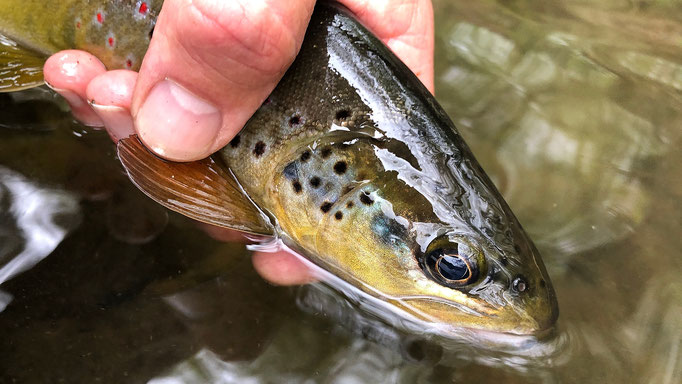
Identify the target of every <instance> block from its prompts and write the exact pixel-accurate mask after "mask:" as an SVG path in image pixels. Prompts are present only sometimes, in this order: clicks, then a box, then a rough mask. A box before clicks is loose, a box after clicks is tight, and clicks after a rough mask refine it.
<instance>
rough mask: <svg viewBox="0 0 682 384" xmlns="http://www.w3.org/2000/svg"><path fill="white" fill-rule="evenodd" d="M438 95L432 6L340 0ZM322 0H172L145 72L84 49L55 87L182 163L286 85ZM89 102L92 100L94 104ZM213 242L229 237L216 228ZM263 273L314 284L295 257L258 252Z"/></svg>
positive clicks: (51, 64)
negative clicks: (110, 66)
mask: <svg viewBox="0 0 682 384" xmlns="http://www.w3.org/2000/svg"><path fill="white" fill-rule="evenodd" d="M340 2H341V3H342V4H343V5H345V6H346V7H347V8H348V9H350V11H351V12H353V13H354V14H355V15H356V16H357V17H358V19H359V20H360V21H361V22H363V23H364V24H365V26H367V27H368V28H369V29H370V30H371V31H372V32H374V34H375V35H377V37H379V38H380V39H381V40H382V41H383V42H384V43H385V44H386V45H388V46H389V48H391V49H392V50H393V52H394V53H396V55H397V56H398V57H400V58H401V60H403V62H405V64H407V66H408V67H409V68H410V69H411V70H412V71H413V72H414V73H415V74H416V75H417V76H418V77H419V79H420V80H421V81H422V82H423V83H424V85H426V87H427V88H428V89H429V90H431V91H432V92H433V12H432V9H431V3H430V1H429V0H384V1H376V0H375V1H371V0H341V1H340ZM313 6H314V0H299V1H298V2H297V3H296V4H295V5H293V6H292V2H281V1H276V0H251V1H248V2H247V1H244V0H238V1H220V0H166V1H165V2H164V4H163V8H162V10H161V13H160V15H159V18H158V20H157V24H156V27H155V29H154V36H153V38H152V40H151V43H150V46H149V49H148V51H147V54H146V55H145V58H144V60H143V62H142V67H141V68H140V72H139V74H138V73H135V72H132V71H126V70H113V71H107V70H106V68H105V67H104V65H103V64H102V63H101V62H99V60H97V58H95V57H94V56H92V55H90V54H88V53H86V52H83V51H74V50H69V51H62V52H59V53H57V54H55V55H53V56H52V57H50V59H49V60H48V61H47V62H46V64H45V68H44V73H45V80H46V82H47V83H48V84H49V85H50V86H51V87H52V88H53V89H55V90H56V91H57V92H59V93H60V94H62V96H64V97H65V99H66V100H67V101H68V102H69V104H70V105H71V109H72V112H73V114H74V116H75V117H76V118H77V119H79V120H81V121H82V122H83V123H85V124H88V125H93V126H105V127H106V129H107V131H108V132H109V134H110V136H111V137H112V139H113V140H114V141H117V140H118V139H121V138H124V137H127V136H129V135H130V134H133V133H137V134H138V135H139V137H140V139H141V140H142V141H143V142H144V143H145V145H146V146H147V147H148V148H150V149H151V150H153V151H154V152H156V153H157V154H158V155H160V156H162V157H165V158H167V159H169V160H174V161H192V160H198V159H201V158H204V157H206V156H208V155H210V154H212V153H213V152H215V151H217V150H219V149H220V148H222V147H224V146H225V145H226V144H227V143H228V142H229V141H230V140H231V139H232V138H233V137H234V136H235V135H236V134H237V132H239V130H240V129H241V128H242V127H243V126H244V124H245V123H246V121H247V120H248V119H249V118H250V117H251V115H252V114H253V113H254V112H255V111H256V109H258V107H259V106H260V105H261V103H262V101H263V100H264V99H265V98H266V97H267V96H268V95H269V94H270V92H271V91H272V90H273V89H274V87H275V86H276V85H277V83H278V82H279V80H280V79H281V77H282V76H283V75H284V73H285V71H286V69H287V68H288V67H289V65H291V63H292V62H293V60H294V58H295V56H296V54H297V53H298V50H299V48H300V45H301V42H302V40H303V36H304V34H305V29H306V26H307V24H308V21H309V19H310V15H311V13H312V10H313ZM86 100H87V102H86ZM209 233H212V234H213V235H214V237H217V238H225V237H229V238H230V239H231V238H232V237H233V236H234V235H232V234H230V233H229V232H225V231H224V230H218V229H210V230H209ZM253 262H254V266H255V267H256V270H257V271H258V272H259V273H260V274H261V275H262V276H263V277H264V278H266V279H268V280H270V281H272V282H274V283H276V284H283V285H287V284H300V283H304V282H308V281H310V280H311V276H310V275H309V274H308V273H307V269H306V267H305V266H304V265H303V264H302V263H301V262H300V261H298V259H296V257H295V256H292V255H290V254H287V253H281V252H280V253H267V254H265V253H259V252H256V253H255V254H254V258H253Z"/></svg>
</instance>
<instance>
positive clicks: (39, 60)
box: [0, 35, 46, 92]
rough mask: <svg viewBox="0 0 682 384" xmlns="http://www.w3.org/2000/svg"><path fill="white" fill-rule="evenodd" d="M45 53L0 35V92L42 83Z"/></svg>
mask: <svg viewBox="0 0 682 384" xmlns="http://www.w3.org/2000/svg"><path fill="white" fill-rule="evenodd" d="M45 59H46V57H45V55H44V54H41V53H39V52H36V51H33V50H30V49H27V48H24V47H21V46H19V45H18V44H16V43H15V42H13V41H11V40H9V39H7V38H5V37H4V36H2V35H0V92H13V91H19V90H22V89H26V88H32V87H37V86H39V85H43V83H44V82H43V64H44V63H45Z"/></svg>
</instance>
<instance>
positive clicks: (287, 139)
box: [0, 1, 558, 336]
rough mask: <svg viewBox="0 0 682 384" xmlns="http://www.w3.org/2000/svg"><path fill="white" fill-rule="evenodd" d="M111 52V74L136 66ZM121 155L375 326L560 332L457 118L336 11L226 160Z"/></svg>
mask: <svg viewBox="0 0 682 384" xmlns="http://www.w3.org/2000/svg"><path fill="white" fill-rule="evenodd" d="M72 3H76V2H72ZM93 3H99V4H102V6H103V7H105V9H107V10H108V11H107V12H108V14H109V15H111V14H112V13H115V12H117V11H116V10H114V9H112V8H107V7H109V6H110V5H111V3H116V4H123V3H126V2H125V1H121V2H104V1H102V2H90V3H89V4H90V5H89V6H88V7H89V9H91V10H90V11H89V12H90V13H92V12H93V11H92V10H96V9H98V8H97V7H96V6H94V5H93ZM129 3H130V4H134V6H131V5H130V4H127V3H126V6H125V7H122V8H121V9H124V10H125V12H130V11H131V10H135V7H136V6H139V2H135V3H134V2H129ZM156 3H157V2H155V4H156ZM79 17H80V20H81V21H82V20H84V19H83V17H84V16H79ZM112 17H113V16H112ZM0 20H1V18H0ZM71 20H72V21H71V23H72V24H73V22H74V21H73V20H75V19H73V18H72V19H71ZM95 20H96V19H95ZM134 20H135V19H134V18H133V21H131V23H133V22H135V21H134ZM90 21H92V20H90ZM150 25H153V21H152V20H150V21H149V24H148V25H147V27H149V26H150ZM81 26H82V24H81ZM69 28H71V30H73V25H70V26H69ZM95 28H96V27H95ZM0 29H1V30H3V31H6V29H5V28H3V27H2V26H0ZM124 29H125V28H124ZM142 30H143V31H144V33H145V34H148V31H146V30H144V28H142ZM4 33H7V32H4ZM60 36H62V34H60ZM101 36H102V35H100V38H99V39H100V40H101ZM137 36H138V37H139V36H140V35H137ZM145 36H146V35H145ZM12 37H13V38H14V39H15V40H21V39H19V38H17V37H16V35H13V36H12ZM121 40H122V39H121V38H120V37H119V42H120V44H121V46H124V44H127V43H125V42H123V41H121ZM133 40H135V39H134V38H133ZM69 41H70V42H73V43H74V44H76V40H74V39H72V40H69ZM79 41H92V39H91V40H87V39H86V40H79ZM97 41H98V40H97ZM100 43H101V41H100ZM88 44H89V43H88ZM74 46H76V47H82V46H81V45H74ZM100 49H101V47H100ZM112 52H114V51H112ZM112 52H109V53H110V54H112V62H114V63H117V64H115V65H116V66H120V63H121V61H120V60H121V57H123V58H125V57H128V56H125V55H128V53H125V52H123V53H124V54H125V55H123V56H116V59H113V57H114V56H113V53H112ZM140 52H143V49H142V50H140ZM117 60H118V61H117ZM118 150H119V157H120V159H121V162H122V164H123V166H124V167H125V169H126V170H127V172H128V175H129V176H130V178H131V180H132V181H133V182H134V183H135V184H136V185H137V186H138V187H139V188H140V189H141V190H142V191H144V192H145V193H146V194H147V195H149V196H150V197H151V198H153V199H154V200H156V201H157V202H159V203H161V204H163V205H164V206H166V207H168V208H170V209H172V210H175V211H178V212H180V213H182V214H184V215H187V216H189V217H192V218H194V219H197V220H200V221H203V222H207V223H211V224H215V225H220V226H223V227H227V228H233V229H237V230H240V231H244V232H249V233H254V234H262V235H273V236H276V237H278V238H279V239H281V241H282V242H283V243H284V244H286V245H287V246H289V247H290V248H292V249H294V250H295V251H297V252H298V253H300V254H301V255H303V257H305V258H306V259H307V260H309V261H310V262H312V263H313V264H315V265H317V266H318V267H319V268H321V269H322V270H325V271H327V272H329V273H331V274H332V275H334V276H337V277H338V278H340V280H342V281H343V282H345V283H343V284H345V285H347V286H352V287H354V288H355V289H357V290H359V291H361V292H364V295H365V296H367V297H368V298H369V299H368V300H373V301H375V302H376V303H378V304H377V306H378V307H380V308H381V309H380V310H379V311H375V312H378V314H379V315H382V313H381V312H382V311H386V312H391V313H398V314H399V315H400V316H402V317H403V318H405V319H408V320H409V321H410V324H413V325H415V324H416V325H417V327H421V330H422V331H425V332H434V333H438V334H447V335H455V336H457V335H465V336H470V335H472V334H473V335H489V334H490V332H494V333H506V334H515V335H533V334H537V333H539V332H542V331H545V330H547V329H549V328H551V327H552V326H553V325H554V323H555V321H556V319H557V316H558V308H557V302H556V297H555V294H554V291H553V288H552V284H551V282H550V279H549V276H548V275H547V272H546V270H545V267H544V265H543V263H542V260H541V258H540V255H539V253H538V251H537V249H536V248H535V246H534V245H533V243H532V241H531V240H530V239H529V238H528V236H527V235H526V233H525V232H524V230H523V229H522V227H521V225H520V224H519V222H518V221H517V219H516V218H515V217H514V214H513V213H512V212H511V210H510V209H509V207H508V206H507V204H506V202H505V201H504V199H503V198H502V196H501V195H500V193H499V192H498V191H497V189H496V188H495V186H494V185H493V183H492V182H491V180H490V179H489V178H488V176H487V175H486V174H485V172H484V171H483V169H482V168H481V167H480V165H479V164H478V162H477V161H476V159H475V158H474V156H473V154H472V153H471V151H470V150H469V148H468V146H467V145H466V143H465V142H464V141H463V139H462V137H461V136H460V135H459V133H458V132H457V130H456V128H455V127H454V125H453V124H452V122H451V121H450V119H449V118H448V117H447V115H446V114H445V112H444V111H443V110H442V108H441V107H440V106H439V105H438V103H437V102H436V100H435V99H434V98H433V96H432V95H431V94H430V93H429V92H428V90H427V89H426V88H425V87H424V86H423V85H422V84H421V83H420V81H419V80H418V79H417V77H416V76H415V75H414V74H413V73H412V72H411V71H410V70H409V69H408V68H407V67H406V66H405V65H404V64H403V63H402V62H401V61H400V60H399V59H398V58H397V57H396V56H395V55H394V54H393V53H392V52H391V51H390V50H389V49H388V48H386V46H384V45H383V44H382V43H381V42H380V41H379V40H378V39H377V38H376V37H375V36H373V35H372V34H371V33H370V32H369V31H368V30H366V29H365V28H364V27H363V26H362V25H361V24H360V23H358V22H357V21H356V20H355V19H354V18H353V17H352V15H350V14H349V13H348V12H347V11H346V10H345V9H344V8H342V7H341V6H338V5H335V4H330V3H324V2H323V3H319V4H318V5H317V7H316V9H315V11H314V13H313V16H312V19H311V22H310V25H309V27H308V30H307V32H306V36H305V40H304V42H303V45H302V48H301V51H300V53H299V55H298V57H297V58H296V60H295V61H294V63H293V65H292V66H291V67H290V68H289V70H288V71H287V73H286V74H285V76H284V78H283V79H282V80H281V82H280V83H279V85H278V86H277V87H276V89H275V90H274V91H273V93H272V94H271V95H270V96H269V97H268V99H267V100H265V102H264V103H263V105H262V107H261V108H260V109H259V110H258V111H257V112H256V113H255V115H254V116H253V117H252V118H251V119H250V120H249V122H248V123H247V124H246V126H245V127H244V129H243V130H242V131H241V132H240V133H239V135H237V136H236V137H235V138H234V139H233V140H232V142H231V143H230V144H229V145H227V146H226V147H225V148H224V149H222V150H221V151H220V152H219V153H217V154H215V155H214V156H212V157H211V158H208V159H205V160H202V161H198V162H192V163H173V162H167V161H164V160H161V159H159V158H158V157H155V156H154V155H152V154H151V153H150V152H149V151H148V150H147V149H146V148H145V147H144V146H143V145H142V144H141V143H140V142H139V140H137V138H134V137H133V138H128V139H125V140H122V141H120V142H119V146H118Z"/></svg>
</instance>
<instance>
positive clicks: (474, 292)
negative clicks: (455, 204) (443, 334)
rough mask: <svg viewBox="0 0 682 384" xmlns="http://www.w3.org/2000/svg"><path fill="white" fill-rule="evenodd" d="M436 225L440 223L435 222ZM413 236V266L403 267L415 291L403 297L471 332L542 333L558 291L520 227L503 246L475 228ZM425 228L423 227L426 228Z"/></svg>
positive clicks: (447, 323) (551, 316) (450, 228)
mask: <svg viewBox="0 0 682 384" xmlns="http://www.w3.org/2000/svg"><path fill="white" fill-rule="evenodd" d="M423 224H424V223H419V225H417V227H420V226H422V225H423ZM439 226H440V225H439ZM425 227H426V228H429V230H428V232H426V233H423V234H420V235H417V236H416V240H417V241H418V244H419V246H418V248H417V249H416V250H415V251H414V257H415V260H416V262H417V268H414V267H412V268H411V270H409V271H406V272H407V275H408V276H412V278H413V279H414V280H415V281H418V282H419V283H418V284H416V286H417V287H418V290H419V291H420V292H419V295H417V296H415V295H414V294H409V295H406V296H403V297H402V298H401V302H402V303H404V305H405V306H406V307H410V308H412V309H416V310H417V311H420V312H422V313H423V314H425V315H427V316H429V317H431V318H432V319H433V321H435V322H437V323H440V324H441V327H444V328H448V327H449V326H450V325H454V326H456V328H464V329H467V330H471V331H474V332H477V331H478V332H495V333H507V334H515V335H541V334H543V333H545V332H546V331H547V330H549V329H551V328H552V327H553V326H554V324H555V322H556V319H557V317H558V306H557V301H556V296H555V294H554V290H553V288H552V284H551V282H550V279H549V276H548V275H547V272H546V270H545V267H544V265H543V264H542V262H541V261H540V258H539V255H538V254H537V250H536V249H535V247H534V246H533V245H532V243H530V242H529V241H527V239H528V238H527V236H526V235H525V233H523V231H519V232H517V233H516V234H515V235H516V236H517V237H516V238H515V241H514V244H516V245H517V246H516V247H514V246H512V247H509V248H507V249H505V248H504V247H502V246H500V245H499V244H491V243H490V242H489V241H488V239H486V238H485V236H481V235H479V234H477V233H476V231H475V230H473V228H468V229H467V230H462V227H461V226H459V225H458V226H442V227H441V228H440V230H436V231H433V226H431V225H427V226H425ZM426 228H425V229H426Z"/></svg>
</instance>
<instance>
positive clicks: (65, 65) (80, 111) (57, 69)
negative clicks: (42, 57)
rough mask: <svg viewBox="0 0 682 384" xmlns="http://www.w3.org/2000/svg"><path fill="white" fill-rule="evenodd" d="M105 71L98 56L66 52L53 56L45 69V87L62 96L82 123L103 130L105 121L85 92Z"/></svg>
mask: <svg viewBox="0 0 682 384" xmlns="http://www.w3.org/2000/svg"><path fill="white" fill-rule="evenodd" d="M105 71H106V68H105V67H104V64H102V62H101V61H99V60H98V59H97V58H96V57H95V56H93V55H91V54H89V53H87V52H84V51H76V50H66V51H61V52H58V53H55V54H54V55H52V56H50V58H49V59H47V61H46V62H45V65H44V66H43V73H44V75H45V83H46V84H47V85H48V86H49V87H50V88H52V89H53V90H54V91H55V92H57V93H59V94H60V95H61V96H62V97H63V98H64V99H66V101H67V102H68V103H69V106H70V107H71V112H72V113H73V116H74V117H75V118H76V119H78V120H79V121H80V122H81V123H83V124H85V125H89V126H96V127H101V126H102V125H103V123H102V120H101V119H100V118H99V117H98V116H97V114H95V112H94V111H93V110H92V108H90V105H88V103H87V102H86V95H85V90H86V88H87V86H88V83H90V80H92V79H93V78H94V77H95V76H97V75H99V74H102V73H104V72H105Z"/></svg>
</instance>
